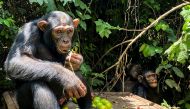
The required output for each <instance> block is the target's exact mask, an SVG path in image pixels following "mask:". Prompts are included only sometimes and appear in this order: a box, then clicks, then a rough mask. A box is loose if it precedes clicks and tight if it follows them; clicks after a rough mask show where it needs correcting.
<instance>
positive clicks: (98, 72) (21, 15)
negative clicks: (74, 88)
mask: <svg viewBox="0 0 190 109" xmlns="http://www.w3.org/2000/svg"><path fill="white" fill-rule="evenodd" d="M184 2H185V1H184V0H107V1H106V2H105V1H103V0H19V1H18V0H8V1H7V2H5V0H0V13H1V14H0V62H1V63H0V89H2V90H6V89H7V87H10V86H11V83H10V81H9V80H7V79H6V78H5V76H6V75H5V72H4V71H3V62H4V60H5V58H6V55H7V53H8V51H9V48H10V46H11V44H12V41H13V40H12V39H14V37H15V35H16V33H17V31H18V29H19V27H20V26H21V25H23V24H24V23H26V22H28V21H30V20H33V19H36V18H38V17H39V16H42V15H44V14H45V13H48V12H49V11H52V10H61V11H65V12H67V13H68V14H69V15H71V16H72V17H73V18H80V27H79V28H78V29H77V31H76V34H75V40H74V46H73V50H75V51H76V52H79V53H81V54H82V55H83V56H84V59H85V62H84V64H83V65H82V66H81V70H82V72H83V74H84V76H85V77H86V78H87V80H88V83H89V84H90V85H91V87H92V88H93V89H94V90H97V91H100V90H101V89H102V87H103V86H104V84H106V86H107V87H106V89H107V90H106V91H110V90H113V89H112V87H113V86H114V85H115V83H116V81H117V80H119V79H121V78H122V75H124V74H125V73H127V71H125V69H126V67H127V65H128V64H130V63H139V64H141V65H142V66H143V67H145V68H154V69H155V71H156V73H157V74H158V75H159V88H158V90H159V91H160V92H164V93H168V92H169V93H172V94H174V95H175V96H173V98H170V100H171V101H172V102H171V101H167V100H166V101H165V100H164V102H163V104H165V106H166V105H167V106H170V105H169V104H171V105H176V106H180V107H182V108H190V97H189V96H190V92H189V88H190V82H189V81H190V75H189V72H190V61H189V58H190V57H189V56H190V55H189V54H190V5H186V6H183V7H182V8H178V9H176V10H175V11H173V12H172V13H169V14H168V15H166V16H164V17H163V18H162V19H161V20H159V21H158V22H156V24H155V25H154V26H153V27H152V28H148V29H147V28H146V27H147V26H148V25H150V24H151V23H153V22H154V21H156V20H157V18H158V17H159V16H161V15H162V14H164V13H166V12H168V11H169V10H170V9H172V8H173V7H175V6H177V5H179V4H181V3H184ZM186 3H187V2H186ZM146 29H147V30H146ZM144 30H146V32H145V33H144V34H142V35H141V37H139V38H137V36H138V35H139V33H141V32H143V31H144ZM135 38H137V40H135ZM122 42H123V43H122ZM117 44H120V45H118V46H116V47H117V48H116V47H115V49H112V47H114V46H115V45H117ZM129 45H130V46H129ZM126 48H127V49H126ZM110 49H111V50H110ZM108 51H109V52H108ZM106 52H107V53H106ZM105 53H106V55H104V54H105ZM102 56H103V57H102ZM112 65H113V66H114V67H112V68H110V69H107V68H109V67H111V66H112ZM106 69H107V70H106ZM167 103H168V104H167Z"/></svg>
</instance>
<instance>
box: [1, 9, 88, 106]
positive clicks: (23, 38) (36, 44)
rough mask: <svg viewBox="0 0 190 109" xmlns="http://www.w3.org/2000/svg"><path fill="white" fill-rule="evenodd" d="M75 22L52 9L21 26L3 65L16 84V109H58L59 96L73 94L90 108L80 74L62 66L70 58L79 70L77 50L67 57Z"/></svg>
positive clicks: (80, 60)
mask: <svg viewBox="0 0 190 109" xmlns="http://www.w3.org/2000/svg"><path fill="white" fill-rule="evenodd" d="M78 23H79V20H78V19H74V20H72V18H71V17H70V16H69V15H68V14H66V13H65V12H61V11H53V12H51V13H49V14H47V15H44V16H43V17H41V18H39V19H37V20H34V21H31V22H29V23H26V24H25V25H24V26H23V27H22V28H21V29H20V31H19V33H18V35H17V38H16V39H15V41H14V43H13V45H12V47H11V49H10V52H9V54H8V56H7V59H6V61H5V65H4V66H5V70H6V71H7V74H8V76H9V77H10V78H11V79H12V80H13V81H15V83H16V98H17V102H18V105H19V109H60V105H59V102H58V101H59V99H61V98H62V97H66V98H71V97H76V98H77V101H78V104H79V107H80V108H81V109H89V108H90V107H91V93H90V89H89V87H88V86H87V85H86V82H85V80H84V79H83V77H82V75H81V74H80V73H79V71H75V72H76V73H74V72H72V71H71V70H69V68H66V67H65V66H68V65H65V62H66V64H68V61H70V63H71V65H73V68H74V70H78V69H79V67H80V64H81V63H82V61H83V57H82V56H81V55H80V54H77V53H72V54H71V57H70V59H69V60H68V58H67V55H68V54H69V50H70V48H71V41H72V37H73V34H74V28H76V27H77V25H78ZM64 65H65V66H64Z"/></svg>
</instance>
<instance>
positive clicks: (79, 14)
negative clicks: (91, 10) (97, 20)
mask: <svg viewBox="0 0 190 109" xmlns="http://www.w3.org/2000/svg"><path fill="white" fill-rule="evenodd" d="M76 12H77V15H78V16H79V17H80V18H81V19H82V20H85V18H84V17H83V14H82V13H81V12H80V11H78V10H76Z"/></svg>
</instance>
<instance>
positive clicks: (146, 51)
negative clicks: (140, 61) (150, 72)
mask: <svg viewBox="0 0 190 109" xmlns="http://www.w3.org/2000/svg"><path fill="white" fill-rule="evenodd" d="M162 51H163V48H161V47H157V46H152V45H148V44H146V43H144V44H142V45H141V47H140V49H139V52H142V53H143V55H144V57H149V56H154V55H155V54H156V53H162Z"/></svg>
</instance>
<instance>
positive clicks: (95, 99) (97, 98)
mask: <svg viewBox="0 0 190 109" xmlns="http://www.w3.org/2000/svg"><path fill="white" fill-rule="evenodd" d="M100 100H101V99H100V97H95V98H94V99H93V101H92V102H93V103H94V104H95V105H96V104H97V103H99V102H100Z"/></svg>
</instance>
